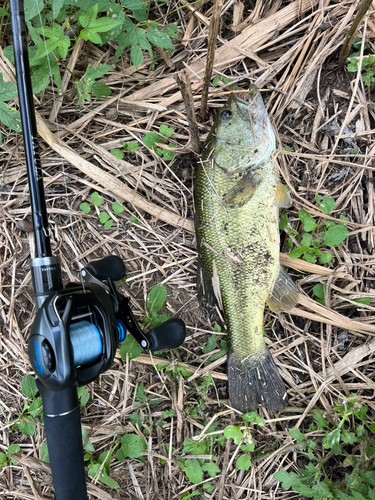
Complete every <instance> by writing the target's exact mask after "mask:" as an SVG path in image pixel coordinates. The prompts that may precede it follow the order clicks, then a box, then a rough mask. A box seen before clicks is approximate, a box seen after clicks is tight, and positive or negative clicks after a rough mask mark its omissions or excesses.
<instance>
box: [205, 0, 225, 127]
mask: <svg viewBox="0 0 375 500" xmlns="http://www.w3.org/2000/svg"><path fill="white" fill-rule="evenodd" d="M222 7H223V0H215V5H214V12H213V14H212V17H211V22H210V31H209V35H208V45H207V63H206V70H205V72H204V78H203V88H202V99H201V116H202V119H203V121H206V120H207V118H208V105H207V98H208V89H209V86H210V80H211V75H212V69H213V67H214V59H215V48H216V40H217V34H218V32H219V22H220V14H221V9H222Z"/></svg>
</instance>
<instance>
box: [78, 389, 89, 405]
mask: <svg viewBox="0 0 375 500" xmlns="http://www.w3.org/2000/svg"><path fill="white" fill-rule="evenodd" d="M78 397H79V400H80V402H81V408H83V407H84V406H85V405H86V404H87V403H88V401H89V399H90V393H89V391H88V390H87V389H86V386H83V387H78Z"/></svg>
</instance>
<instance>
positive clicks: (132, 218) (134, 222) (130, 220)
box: [129, 215, 140, 225]
mask: <svg viewBox="0 0 375 500" xmlns="http://www.w3.org/2000/svg"><path fill="white" fill-rule="evenodd" d="M129 222H130V224H136V225H139V224H140V222H139V220H138V219H137V218H136V217H134V216H133V215H131V216H130V217H129Z"/></svg>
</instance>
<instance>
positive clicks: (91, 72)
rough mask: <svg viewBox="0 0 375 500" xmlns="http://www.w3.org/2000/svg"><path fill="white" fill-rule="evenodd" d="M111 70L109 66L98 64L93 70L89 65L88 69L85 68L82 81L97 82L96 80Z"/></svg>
mask: <svg viewBox="0 0 375 500" xmlns="http://www.w3.org/2000/svg"><path fill="white" fill-rule="evenodd" d="M112 68H113V66H112V65H110V64H99V65H98V66H96V67H95V68H94V67H93V66H91V64H89V67H88V68H87V70H86V73H85V75H84V76H83V78H82V79H83V80H85V81H92V80H97V79H98V78H101V77H102V76H104V75H106V74H107V73H108V71H111V69H112Z"/></svg>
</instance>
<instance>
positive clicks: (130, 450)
mask: <svg viewBox="0 0 375 500" xmlns="http://www.w3.org/2000/svg"><path fill="white" fill-rule="evenodd" d="M146 450H147V444H146V442H145V440H144V439H142V438H141V437H139V436H137V435H136V434H126V435H125V436H122V438H121V451H122V453H123V454H124V456H125V458H141V457H142V452H144V451H146Z"/></svg>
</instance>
